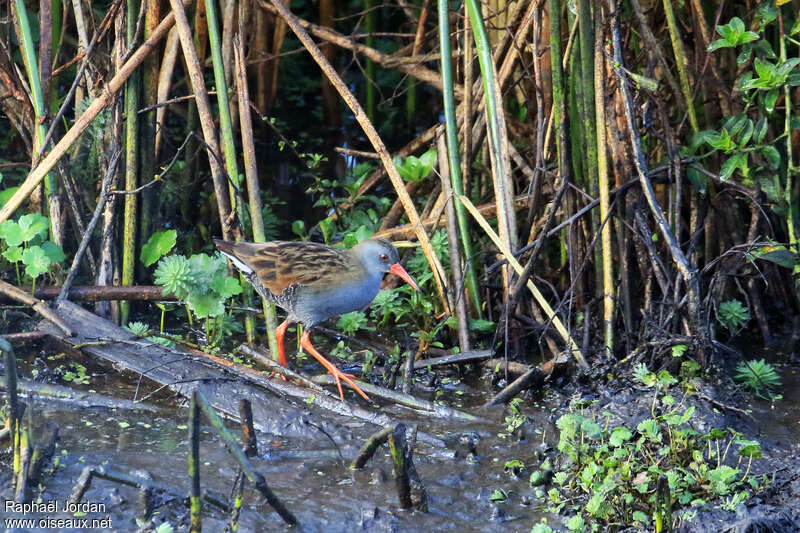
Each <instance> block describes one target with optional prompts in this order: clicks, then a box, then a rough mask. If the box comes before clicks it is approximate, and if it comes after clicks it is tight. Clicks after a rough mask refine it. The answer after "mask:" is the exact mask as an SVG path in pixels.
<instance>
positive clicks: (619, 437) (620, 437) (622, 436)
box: [608, 427, 633, 447]
mask: <svg viewBox="0 0 800 533" xmlns="http://www.w3.org/2000/svg"><path fill="white" fill-rule="evenodd" d="M631 437H633V433H632V432H631V430H630V429H628V428H623V427H620V428H614V431H612V432H611V436H610V437H609V438H608V443H609V444H610V445H611V446H616V447H619V446H622V445H623V444H624V443H625V442H626V441H628V440H630V438H631Z"/></svg>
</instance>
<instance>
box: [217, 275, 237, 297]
mask: <svg viewBox="0 0 800 533" xmlns="http://www.w3.org/2000/svg"><path fill="white" fill-rule="evenodd" d="M212 288H213V289H214V290H215V291H216V292H217V294H219V296H220V298H222V299H223V300H227V299H228V298H230V297H231V296H234V295H236V294H241V293H242V285H241V283H239V280H238V279H236V278H234V277H231V276H225V277H215V278H214V281H213V284H212Z"/></svg>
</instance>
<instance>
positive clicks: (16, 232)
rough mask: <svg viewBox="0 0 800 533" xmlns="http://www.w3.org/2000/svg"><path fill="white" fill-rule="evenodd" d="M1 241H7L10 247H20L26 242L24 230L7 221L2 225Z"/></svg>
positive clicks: (0, 228)
mask: <svg viewBox="0 0 800 533" xmlns="http://www.w3.org/2000/svg"><path fill="white" fill-rule="evenodd" d="M0 239H3V240H5V241H6V244H7V245H8V246H19V245H20V244H22V243H23V242H24V240H23V238H22V229H21V228H20V227H19V224H17V223H16V222H15V221H13V220H6V221H5V222H3V223H2V224H0Z"/></svg>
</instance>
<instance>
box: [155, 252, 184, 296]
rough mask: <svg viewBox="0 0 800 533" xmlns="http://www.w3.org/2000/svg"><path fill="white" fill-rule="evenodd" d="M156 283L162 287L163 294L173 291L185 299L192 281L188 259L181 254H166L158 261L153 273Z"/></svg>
mask: <svg viewBox="0 0 800 533" xmlns="http://www.w3.org/2000/svg"><path fill="white" fill-rule="evenodd" d="M153 279H154V281H155V282H156V284H157V285H161V286H162V287H164V294H169V293H173V294H175V296H177V297H178V298H180V299H185V298H186V295H187V294H188V292H189V285H190V284H191V282H192V277H191V270H190V268H189V260H188V259H186V258H185V257H184V256H182V255H168V256H166V257H164V258H162V259H161V261H159V262H158V267H156V271H155V272H154V273H153Z"/></svg>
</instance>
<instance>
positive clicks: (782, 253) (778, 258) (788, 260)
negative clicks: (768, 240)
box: [756, 248, 800, 269]
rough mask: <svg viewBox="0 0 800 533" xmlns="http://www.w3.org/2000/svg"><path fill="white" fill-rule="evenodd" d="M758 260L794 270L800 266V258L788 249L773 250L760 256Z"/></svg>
mask: <svg viewBox="0 0 800 533" xmlns="http://www.w3.org/2000/svg"><path fill="white" fill-rule="evenodd" d="M756 258H757V259H764V260H766V261H771V262H773V263H775V264H776V265H780V266H782V267H784V268H790V269H794V267H796V266H797V265H800V256H798V255H797V254H796V253H794V252H792V251H789V250H787V249H786V248H780V249H777V250H771V251H769V252H765V253H763V254H759V255H758V256H757V257H756Z"/></svg>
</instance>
